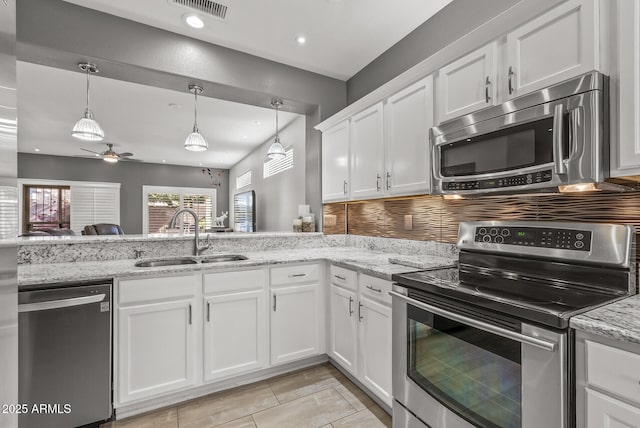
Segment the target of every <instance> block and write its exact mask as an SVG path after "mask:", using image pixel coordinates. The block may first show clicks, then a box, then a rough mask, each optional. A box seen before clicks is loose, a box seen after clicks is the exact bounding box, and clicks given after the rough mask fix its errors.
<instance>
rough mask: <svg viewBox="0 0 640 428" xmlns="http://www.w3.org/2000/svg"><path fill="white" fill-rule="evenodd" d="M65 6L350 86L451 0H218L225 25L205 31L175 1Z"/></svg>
mask: <svg viewBox="0 0 640 428" xmlns="http://www.w3.org/2000/svg"><path fill="white" fill-rule="evenodd" d="M65 1H68V2H70V3H74V4H77V5H80V6H84V7H87V8H91V9H96V10H99V11H101V12H106V13H109V14H112V15H116V16H119V17H122V18H126V19H129V20H132V21H136V22H140V23H143V24H147V25H151V26H154V27H157V28H162V29H165V30H169V31H171V32H174V33H178V34H184V35H187V36H189V37H193V38H196V39H200V40H204V41H206V42H210V43H213V44H216V45H221V46H225V47H228V48H231V49H235V50H239V51H242V52H247V53H250V54H253V55H257V56H260V57H263V58H267V59H270V60H273V61H277V62H281V63H284V64H288V65H291V66H294V67H298V68H302V69H305V70H309V71H313V72H316V73H320V74H324V75H327V76H331V77H335V78H337V79H341V80H347V79H348V78H350V77H352V76H353V75H354V74H356V73H357V72H358V71H360V70H361V69H362V68H363V67H364V66H366V65H367V64H369V63H370V62H371V61H373V60H374V59H375V58H377V57H378V56H379V55H380V54H382V53H383V52H384V51H386V50H387V49H389V48H390V47H391V46H393V45H394V44H395V43H397V42H398V41H399V40H400V39H402V38H403V37H404V36H406V35H407V34H409V33H410V32H411V31H413V30H414V29H415V28H416V27H418V26H419V25H420V24H422V23H423V22H425V21H426V20H427V19H429V18H430V17H431V16H433V15H434V14H435V13H436V12H438V11H439V10H440V9H442V8H443V7H444V6H446V5H447V4H449V3H450V2H451V1H452V0H402V1H388V0H386V1H385V0H216V1H217V2H218V3H222V4H224V5H226V6H228V8H229V9H228V12H227V17H226V19H225V20H224V21H221V20H219V19H218V18H215V17H212V16H205V15H204V14H199V16H200V17H201V18H202V19H203V20H204V21H205V26H204V28H202V29H200V30H196V29H193V28H191V27H188V26H187V25H186V24H185V23H184V22H183V19H182V16H183V14H184V13H185V12H187V11H190V9H185V8H184V7H183V6H178V5H176V4H174V3H172V2H171V1H170V0H135V1H131V0H65ZM299 35H304V36H305V37H306V39H307V43H306V45H305V46H299V45H298V44H297V43H296V38H297V37H298V36H299Z"/></svg>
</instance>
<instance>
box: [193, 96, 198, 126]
mask: <svg viewBox="0 0 640 428" xmlns="http://www.w3.org/2000/svg"><path fill="white" fill-rule="evenodd" d="M193 95H194V97H195V103H194V106H193V111H194V115H193V132H198V90H197V89H196V90H194V91H193Z"/></svg>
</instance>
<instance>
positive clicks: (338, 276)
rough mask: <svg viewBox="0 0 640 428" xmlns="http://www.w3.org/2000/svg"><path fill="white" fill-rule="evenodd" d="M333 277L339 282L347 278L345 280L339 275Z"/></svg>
mask: <svg viewBox="0 0 640 428" xmlns="http://www.w3.org/2000/svg"><path fill="white" fill-rule="evenodd" d="M333 276H334V278H337V279H339V280H340V281H346V280H347V278H345V277H344V276H340V275H333Z"/></svg>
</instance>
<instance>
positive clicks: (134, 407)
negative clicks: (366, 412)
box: [114, 354, 386, 420]
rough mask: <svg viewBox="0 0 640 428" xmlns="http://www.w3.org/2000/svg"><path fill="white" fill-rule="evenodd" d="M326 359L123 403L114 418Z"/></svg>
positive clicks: (315, 359)
mask: <svg viewBox="0 0 640 428" xmlns="http://www.w3.org/2000/svg"><path fill="white" fill-rule="evenodd" d="M327 360H328V357H327V355H326V354H323V355H318V356H315V357H311V358H306V359H304V360H300V361H295V362H293V363H287V364H283V365H280V366H276V367H269V368H268V369H264V370H260V371H256V372H253V373H248V374H246V375H241V376H237V377H233V378H231V379H225V380H222V381H219V382H215V383H211V384H207V385H202V386H198V387H195V388H190V389H187V390H184V391H180V392H176V393H173V394H170V395H163V396H161V397H154V398H150V399H148V400H145V401H140V402H137V403H134V404H129V405H123V406H121V407H118V408H117V409H115V410H114V414H115V419H116V420H119V419H124V418H129V417H131V416H135V415H139V414H142V413H147V412H150V411H152V410H157V409H161V408H163V407H170V406H173V405H176V404H178V403H182V402H185V401H189V400H193V399H194V398H199V397H203V396H205V395H209V394H212V393H214V392H219V391H224V390H226V389H231V388H235V387H238V386H242V385H248V384H251V383H254V382H260V381H262V380H265V379H270V378H272V377H275V376H279V375H281V374H285V373H289V372H293V371H296V370H300V369H304V368H307V367H311V366H315V365H317V364H321V363H325V362H327ZM385 410H386V409H385Z"/></svg>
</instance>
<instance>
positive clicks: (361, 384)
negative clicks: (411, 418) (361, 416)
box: [329, 358, 393, 416]
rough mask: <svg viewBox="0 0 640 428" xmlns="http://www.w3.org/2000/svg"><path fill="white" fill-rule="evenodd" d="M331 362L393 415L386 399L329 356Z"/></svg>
mask: <svg viewBox="0 0 640 428" xmlns="http://www.w3.org/2000/svg"><path fill="white" fill-rule="evenodd" d="M329 363H330V364H331V365H332V366H333V367H335V368H336V369H338V371H339V372H340V373H342V374H343V375H345V376H346V377H347V378H348V379H349V380H350V381H351V382H353V383H354V384H355V385H356V386H357V387H358V388H360V389H361V390H362V392H364V393H365V394H367V395H368V396H369V398H371V399H372V400H373V401H375V403H376V404H377V405H378V406H380V407H381V408H382V410H384V411H385V412H387V413H388V414H389V416H392V415H393V409H392V408H391V407H389V405H388V404H386V403H385V402H384V401H382V400H381V399H380V398H379V397H378V396H377V395H375V394H374V393H373V392H371V391H370V390H369V388H367V387H366V386H364V384H363V383H362V382H360V381H359V380H358V379H356V378H355V377H354V376H353V375H352V374H351V373H349V372H348V371H346V370H345V369H343V368H342V366H341V365H340V364H338V363H336V362H335V361H334V360H332V359H331V358H329Z"/></svg>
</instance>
